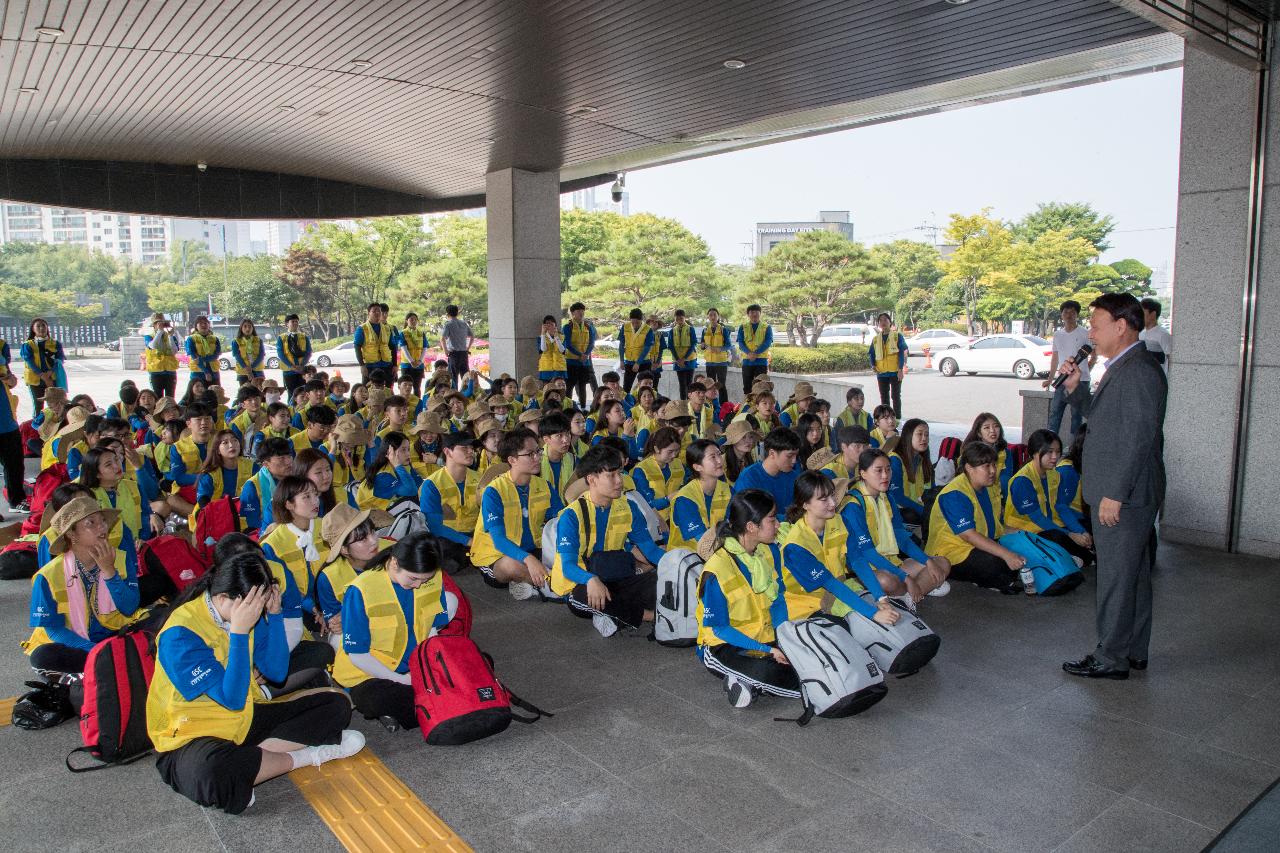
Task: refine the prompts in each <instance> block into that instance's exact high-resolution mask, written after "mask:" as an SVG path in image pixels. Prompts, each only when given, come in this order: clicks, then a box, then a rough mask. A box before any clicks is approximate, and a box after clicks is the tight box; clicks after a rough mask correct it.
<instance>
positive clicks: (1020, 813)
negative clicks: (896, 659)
mask: <svg viewBox="0 0 1280 853" xmlns="http://www.w3.org/2000/svg"><path fill="white" fill-rule="evenodd" d="M463 586H464V588H465V589H466V590H467V591H468V593H469V594H470V595H471V597H472V601H473V603H474V604H475V607H476V614H477V620H476V626H475V632H474V635H475V638H476V640H477V641H478V642H479V644H480V645H481V647H482V648H484V649H486V650H488V651H489V652H491V653H492V654H493V655H494V657H495V658H496V660H497V663H498V668H499V674H500V675H501V676H503V677H504V678H505V679H506V681H507V682H508V683H509V685H510V686H511V687H512V688H513V689H514V690H515V691H516V692H518V693H520V694H521V695H523V696H524V697H525V698H527V699H529V700H530V701H533V702H535V703H537V704H539V705H541V706H543V707H544V708H547V709H548V710H551V711H554V712H555V714H556V716H555V717H554V718H551V719H547V720H543V721H542V722H540V723H538V724H536V725H532V726H520V725H517V726H513V727H512V729H511V730H509V731H508V732H506V733H504V734H503V735H501V736H499V737H496V738H493V739H490V740H488V741H484V742H481V743H477V744H472V745H469V746H465V747H459V748H456V749H443V748H431V747H427V746H426V745H425V744H423V743H422V741H421V740H420V739H419V738H418V737H417V735H416V734H414V733H401V734H395V735H392V734H388V733H386V732H384V731H382V730H381V729H380V728H376V727H374V726H370V725H369V724H367V723H364V722H363V721H361V722H359V723H358V725H359V726H360V727H361V728H362V729H363V730H364V731H365V732H366V734H367V735H368V736H369V744H370V748H371V749H373V750H374V751H375V752H376V753H377V754H378V756H379V757H380V758H381V759H382V760H383V761H384V762H386V764H387V765H388V766H389V767H390V768H391V769H392V770H393V771H394V772H396V773H397V774H398V775H399V776H400V778H401V779H403V780H404V781H405V782H406V783H407V784H408V785H409V786H410V787H411V788H413V790H414V791H416V792H417V793H418V794H419V796H421V797H422V799H423V801H425V802H426V803H427V804H428V805H430V806H431V807H432V808H433V809H435V810H436V811H437V812H438V813H439V814H440V815H441V817H443V818H444V819H445V820H446V821H447V822H448V823H449V824H450V825H452V826H453V827H454V828H455V829H456V830H457V831H458V832H459V833H460V834H461V835H462V836H463V837H464V838H466V839H467V840H468V841H470V842H471V843H472V844H473V845H474V846H475V848H476V849H477V850H481V851H507V850H530V851H545V850H557V851H561V850H583V851H601V850H626V851H629V853H640V851H650V850H653V851H667V850H671V851H676V850H681V851H684V850H691V849H705V850H734V851H738V850H741V851H748V850H749V851H763V850H810V851H826V850H832V851H834V850H869V849H891V850H894V851H926V850H928V851H934V850H936V851H947V853H953V851H970V850H972V851H982V850H1008V851H1019V853H1021V852H1022V851H1070V853H1082V852H1083V851H1115V850H1125V851H1139V850H1151V851H1160V853H1176V851H1183V850H1186V851H1194V850H1199V849H1201V848H1202V847H1203V846H1204V845H1205V844H1206V843H1207V842H1208V841H1210V840H1211V839H1212V838H1213V837H1214V835H1215V834H1216V833H1217V832H1219V831H1220V830H1221V829H1222V828H1223V827H1225V826H1226V824H1227V823H1228V822H1229V821H1230V820H1231V818H1232V817H1233V816H1234V815H1235V814H1236V813H1237V812H1238V811H1239V810H1240V809H1242V808H1243V807H1244V806H1245V805H1247V804H1248V803H1249V802H1250V800H1252V799H1253V798H1254V797H1255V796H1256V795H1257V794H1258V793H1260V792H1261V791H1262V790H1263V789H1264V788H1265V787H1266V786H1267V785H1268V784H1269V783H1270V782H1271V781H1272V780H1274V779H1275V778H1276V777H1277V776H1280V726H1277V722H1278V721H1280V715H1278V714H1277V712H1276V705H1277V700H1280V635H1278V634H1277V631H1276V629H1275V625H1276V620H1275V615H1274V610H1275V602H1276V601H1277V599H1278V598H1280V572H1278V571H1277V567H1276V565H1275V564H1274V563H1268V562H1266V561H1262V560H1252V559H1247V558H1236V557H1227V556H1225V555H1222V554H1217V553H1212V552H1208V551H1198V550H1194V549H1189V548H1182V547H1173V546H1166V547H1162V549H1161V552H1160V571H1159V573H1158V575H1157V579H1156V592H1157V610H1156V620H1157V621H1156V628H1155V641H1154V648H1153V650H1152V660H1151V669H1150V670H1149V671H1147V672H1146V673H1142V674H1137V675H1135V676H1134V677H1133V678H1131V679H1130V680H1129V681H1127V682H1103V683H1094V682H1082V681H1078V680H1074V679H1070V678H1069V677H1068V676H1065V675H1064V674H1063V673H1062V672H1061V671H1060V670H1059V663H1060V662H1061V661H1062V660H1063V659H1064V658H1067V657H1071V656H1075V655H1078V654H1080V653H1082V652H1084V651H1087V648H1088V646H1089V645H1090V643H1091V637H1092V628H1091V620H1092V614H1093V607H1092V595H1093V585H1092V583H1090V584H1087V585H1086V586H1084V587H1082V588H1081V589H1079V590H1078V591H1076V592H1075V593H1074V594H1072V595H1070V596H1067V597H1065V598H1058V599H1044V600H1026V599H1024V598H1023V597H1021V596H1018V597H1009V598H1005V597H1002V596H999V595H996V594H994V593H988V592H983V591H979V590H977V589H974V588H972V587H959V588H957V589H956V590H955V591H954V592H953V593H952V594H951V596H949V597H948V598H945V599H930V600H929V601H928V602H927V604H926V608H925V610H924V615H925V617H926V618H927V619H928V620H929V621H930V623H931V624H932V625H933V626H934V627H935V628H936V629H937V630H938V631H939V633H940V634H941V635H942V638H943V644H942V651H941V653H940V654H939V656H938V658H937V659H936V660H935V661H934V662H933V663H932V664H931V665H930V666H929V667H928V668H927V669H926V670H925V671H923V672H921V673H919V674H918V675H916V676H914V677H912V678H908V679H904V680H900V681H893V682H892V683H891V684H890V689H889V695H888V697H887V698H886V699H885V700H884V701H883V702H881V703H880V704H879V705H877V706H875V707H874V708H872V709H871V710H870V711H869V712H867V713H866V714H864V715H862V716H859V717H855V718H853V719H848V720H816V721H815V722H814V723H813V724H811V725H810V726H808V727H807V728H804V729H801V728H799V727H797V726H795V725H794V724H790V723H779V722H774V720H773V718H774V717H775V716H783V715H793V714H794V713H795V712H796V710H797V708H796V707H795V706H794V703H787V702H783V701H781V700H772V699H762V700H760V701H758V702H757V703H756V704H754V705H753V706H752V707H750V708H748V709H746V710H743V711H736V710H734V709H732V708H730V707H729V705H728V703H727V702H726V701H725V698H724V694H723V692H722V690H721V689H720V686H719V682H718V681H716V680H715V679H714V678H713V677H712V676H710V675H709V674H708V673H707V672H706V671H704V670H703V669H702V668H701V667H700V666H698V665H697V663H696V661H695V659H694V657H693V655H692V652H691V651H688V650H673V649H666V648H661V647H659V646H657V645H655V644H653V643H649V642H647V641H645V640H644V639H643V638H640V637H636V636H619V637H615V638H613V639H611V640H603V639H601V638H600V637H598V636H597V635H596V634H595V633H594V632H593V631H592V630H591V626H590V624H589V623H588V622H586V621H583V620H579V619H575V618H573V617H571V616H569V615H568V614H567V613H566V612H565V611H563V610H562V609H561V608H559V607H556V606H553V605H541V604H533V603H529V602H514V601H512V600H511V599H510V598H509V597H507V596H506V595H505V594H503V593H498V592H496V591H494V590H490V589H488V588H486V587H484V586H483V585H481V584H480V583H479V582H478V579H477V578H476V577H474V576H472V577H466V578H463ZM26 609H27V585H26V584H25V583H16V582H10V583H5V584H0V615H2V616H3V617H4V618H3V623H2V627H0V635H2V636H3V638H4V640H5V645H6V646H7V647H8V648H9V649H11V650H12V651H11V653H10V654H9V655H7V656H4V658H3V659H0V679H3V681H4V684H5V685H6V686H5V687H4V690H3V693H2V694H0V695H14V694H16V693H17V692H19V689H20V686H21V682H22V679H23V678H24V677H25V675H26V670H25V659H24V658H23V657H22V656H21V654H20V653H19V652H18V651H17V649H16V643H17V642H18V641H19V640H20V639H22V637H23V636H24V635H25V634H26V629H25V627H24V626H25V624H26ZM77 737H78V735H77V731H76V728H75V727H74V725H72V724H67V725H64V726H62V727H60V728H58V729H55V730H53V731H49V732H42V733H30V732H23V731H19V730H16V729H14V728H12V727H5V728H0V767H3V777H2V778H3V779H4V781H5V784H4V785H2V786H0V838H3V839H4V840H5V842H6V847H7V848H9V849H11V850H15V851H20V850H53V849H58V850H81V849H84V850H90V849H93V850H96V851H102V850H116V849H121V850H123V849H126V848H127V849H130V850H147V849H153V850H166V851H168V850H192V851H203V850H263V849H293V850H298V849H306V850H309V851H324V850H334V849H339V847H338V844H337V842H336V841H335V839H334V837H333V836H332V835H331V834H330V833H329V832H328V830H327V829H326V828H325V826H324V824H323V823H322V822H321V821H320V819H319V818H318V817H316V815H315V813H314V812H313V811H312V810H311V808H310V807H309V806H308V805H307V803H306V802H305V801H304V800H303V798H302V796H301V794H300V793H299V792H298V791H297V789H296V788H295V787H294V786H293V785H292V784H290V783H289V782H288V781H286V780H278V781H275V782H272V783H268V784H267V785H264V786H262V787H260V788H259V789H258V792H257V803H256V804H255V805H254V807H253V808H252V809H251V810H250V811H249V812H248V813H246V814H245V815H244V816H242V817H238V818H233V817H229V816H226V815H222V814H219V813H215V812H210V811H207V810H202V809H200V808H198V807H196V806H194V805H192V804H190V803H188V802H187V801H185V800H183V799H181V798H179V797H178V796H177V795H175V794H173V793H171V792H170V791H169V790H168V789H167V788H165V787H164V785H163V784H162V783H161V782H160V780H159V777H158V776H157V775H156V773H155V770H154V768H153V767H152V765H151V762H150V761H143V762H141V763H140V764H137V765H134V766H132V767H127V768H119V769H111V770H104V771H102V772H100V773H95V774H91V775H88V776H74V777H73V776H72V775H71V774H69V773H67V771H66V770H65V769H64V768H63V765H62V758H63V756H64V755H65V754H66V752H67V751H68V750H69V749H71V748H72V747H73V746H75V745H77Z"/></svg>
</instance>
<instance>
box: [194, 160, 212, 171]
mask: <svg viewBox="0 0 1280 853" xmlns="http://www.w3.org/2000/svg"><path fill="white" fill-rule="evenodd" d="M196 168H197V169H199V170H200V171H202V172H207V171H209V164H208V163H206V162H205V161H203V160H201V161H200V162H199V163H196Z"/></svg>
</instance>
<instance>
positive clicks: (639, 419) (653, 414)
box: [631, 385, 658, 451]
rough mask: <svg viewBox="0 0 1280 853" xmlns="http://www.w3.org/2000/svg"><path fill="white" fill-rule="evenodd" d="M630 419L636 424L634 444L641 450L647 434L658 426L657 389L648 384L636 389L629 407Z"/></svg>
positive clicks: (646, 440) (651, 432)
mask: <svg viewBox="0 0 1280 853" xmlns="http://www.w3.org/2000/svg"><path fill="white" fill-rule="evenodd" d="M631 420H633V421H635V425H636V446H637V447H639V448H640V449H641V450H642V451H643V450H644V446H645V445H646V444H648V443H649V436H650V435H652V434H653V432H654V430H656V429H657V428H658V391H657V389H656V388H652V387H650V386H648V385H646V386H644V387H642V388H637V389H636V404H635V405H634V406H632V407H631Z"/></svg>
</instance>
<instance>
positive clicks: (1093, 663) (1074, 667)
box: [1062, 655, 1129, 681]
mask: <svg viewBox="0 0 1280 853" xmlns="http://www.w3.org/2000/svg"><path fill="white" fill-rule="evenodd" d="M1062 671H1063V672H1065V673H1067V674H1068V675H1078V676H1079V677H1081V678H1111V679H1115V680H1116V681H1123V680H1125V679H1126V678H1128V677H1129V670H1127V669H1116V668H1115V667H1110V666H1104V665H1103V664H1102V662H1101V661H1099V660H1098V659H1097V658H1095V657H1094V656H1093V655H1087V656H1085V657H1084V658H1083V659H1081V660H1069V661H1067V662H1065V663H1064V664H1062Z"/></svg>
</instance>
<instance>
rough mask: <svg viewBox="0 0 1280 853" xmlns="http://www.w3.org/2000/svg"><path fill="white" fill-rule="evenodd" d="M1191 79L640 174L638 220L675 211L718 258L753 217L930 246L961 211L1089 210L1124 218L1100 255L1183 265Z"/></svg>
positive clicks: (727, 257)
mask: <svg viewBox="0 0 1280 853" xmlns="http://www.w3.org/2000/svg"><path fill="white" fill-rule="evenodd" d="M1181 99H1182V70H1181V69H1175V70H1172V71H1163V72H1160V73H1157V74H1143V75H1140V76H1136V77H1130V78H1126V79H1121V80H1114V81H1110V82H1106V83H1096V84H1093V85H1089V86H1080V87H1076V88H1072V89H1066V90H1063V91H1059V92H1050V93H1047V94H1042V95H1034V96H1031V97H1026V98H1018V99H1014V100H1009V101H1002V102H999V103H994V104H984V105H981V106H975V107H969V108H965V109H960V110H952V111H950V112H945V113H940V114H936V115H930V116H922V117H920V118H912V119H906V120H902V121H896V122H889V123H886V124H879V125H873V126H870V127H864V128H859V129H855V130H847V131H841V132H838V133H829V134H825V135H822V136H815V137H810V138H808V139H801V140H796V141H792V142H782V143H776V144H773V145H768V146H763V147H760V148H753V149H751V150H747V151H738V152H732V153H729V154H720V155H716V156H714V157H706V158H702V159H698V160H689V161H686V162H684V163H677V164H674V165H670V166H659V167H655V168H652V169H645V170H641V171H635V172H630V173H628V175H627V189H628V190H629V192H630V196H631V198H630V202H631V212H632V213H639V212H641V211H646V212H650V213H654V214H658V215H661V216H669V217H672V218H675V219H677V220H679V221H680V222H682V223H684V225H685V226H687V227H688V228H690V229H691V230H693V231H694V232H696V233H698V234H700V235H701V236H702V237H703V238H704V239H705V240H706V241H707V243H708V244H709V245H710V248H711V252H712V254H714V255H715V256H716V259H717V260H718V261H720V262H722V263H740V262H741V261H742V260H743V252H744V250H745V247H744V245H743V244H744V243H749V242H750V241H752V239H753V234H752V229H753V228H754V227H755V223H756V222H778V221H812V220H815V219H817V214H818V211H819V210H848V211H850V214H851V219H852V221H853V224H854V239H856V240H858V241H860V242H863V243H866V244H873V243H881V242H888V241H890V240H896V239H900V238H904V237H905V238H910V239H917V240H931V239H932V236H931V234H929V233H928V232H926V231H919V230H913V229H915V228H916V227H917V226H920V225H923V224H926V223H931V224H937V225H938V226H940V227H942V228H945V227H946V224H947V221H948V217H949V214H951V213H976V212H978V211H979V210H981V209H982V208H984V207H990V208H991V209H992V213H993V215H994V216H996V217H998V218H1000V219H1003V220H1014V219H1018V218H1020V217H1021V216H1023V215H1024V214H1026V213H1027V212H1029V211H1032V210H1034V209H1035V207H1036V205H1037V204H1039V203H1041V202H1048V201H1063V202H1067V201H1084V202H1088V203H1089V204H1091V205H1093V207H1094V209H1095V210H1097V211H1099V212H1101V213H1105V214H1110V215H1111V216H1112V217H1113V218H1114V219H1115V221H1116V230H1115V231H1114V232H1113V233H1112V236H1111V245H1112V249H1111V250H1110V251H1108V252H1107V253H1105V254H1104V255H1103V258H1102V259H1103V260H1104V261H1108V260H1112V261H1114V260H1119V259H1121V258H1128V257H1132V258H1137V259H1138V260H1140V261H1142V262H1143V263H1145V264H1147V265H1148V266H1150V267H1152V268H1153V269H1155V270H1156V281H1157V284H1159V283H1161V282H1162V281H1167V280H1168V278H1169V276H1170V275H1171V274H1172V270H1173V254H1174V225H1175V224H1176V221H1177V190H1178V139H1179V129H1180V124H1181V107H1182V104H1181Z"/></svg>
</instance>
